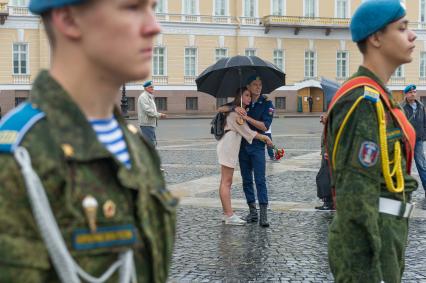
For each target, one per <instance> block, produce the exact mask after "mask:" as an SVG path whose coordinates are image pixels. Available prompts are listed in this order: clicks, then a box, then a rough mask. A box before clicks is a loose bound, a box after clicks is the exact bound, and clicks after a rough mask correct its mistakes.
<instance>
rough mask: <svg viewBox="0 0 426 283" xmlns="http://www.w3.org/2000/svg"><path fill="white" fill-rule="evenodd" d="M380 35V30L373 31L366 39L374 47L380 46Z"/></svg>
mask: <svg viewBox="0 0 426 283" xmlns="http://www.w3.org/2000/svg"><path fill="white" fill-rule="evenodd" d="M381 36H382V32H381V31H378V32H375V33H373V34H372V35H370V36H369V37H368V38H367V41H368V42H369V43H370V44H371V45H372V46H373V47H375V48H380V46H382V41H381Z"/></svg>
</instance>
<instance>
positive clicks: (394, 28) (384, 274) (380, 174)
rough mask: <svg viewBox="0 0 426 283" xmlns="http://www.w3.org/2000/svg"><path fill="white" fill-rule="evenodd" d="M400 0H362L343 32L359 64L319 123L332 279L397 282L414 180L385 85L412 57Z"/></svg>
mask: <svg viewBox="0 0 426 283" xmlns="http://www.w3.org/2000/svg"><path fill="white" fill-rule="evenodd" d="M405 15H406V11H405V7H404V4H403V3H402V2H401V1H400V0H370V1H364V2H362V3H361V4H360V6H359V7H358V8H357V10H356V11H355V13H354V15H353V17H352V20H351V23H350V31H351V35H352V40H353V41H354V42H356V43H357V46H358V49H359V50H360V52H361V53H362V57H363V61H362V65H361V66H360V67H359V69H358V71H357V72H356V73H355V74H354V75H353V76H352V77H351V79H349V80H348V81H346V82H345V83H344V84H343V86H342V87H341V88H340V89H339V90H338V91H337V93H336V94H335V96H334V97H333V99H332V101H331V103H330V106H329V110H328V118H327V125H326V150H327V152H328V156H329V161H330V165H331V166H330V167H331V170H332V171H331V176H332V184H333V185H334V189H335V195H336V213H335V215H334V218H333V220H332V222H331V225H330V228H329V233H328V257H329V263H330V269H331V271H332V273H333V275H334V279H335V282H337V283H341V282H371V283H373V282H374V283H376V282H377V283H378V282H386V283H398V282H401V278H402V274H403V271H404V262H405V248H406V245H407V237H408V219H409V217H410V215H411V213H412V209H413V204H412V203H410V202H411V195H412V192H413V191H415V190H416V189H417V186H418V184H417V181H416V180H415V179H414V178H413V177H412V176H410V169H411V162H412V156H413V151H414V144H415V132H414V129H413V128H412V126H411V125H410V123H409V122H408V120H407V118H406V117H405V115H404V113H403V111H402V109H401V108H400V107H395V106H396V105H397V103H396V102H395V101H394V99H393V98H392V95H391V92H390V90H389V89H387V88H386V84H387V82H388V81H389V79H390V77H391V76H392V74H393V73H394V72H395V70H396V69H397V68H398V67H399V66H400V65H402V64H406V63H409V62H411V61H412V60H413V50H414V47H415V44H414V41H415V39H416V34H415V33H414V32H413V31H412V30H411V29H410V28H409V24H408V20H407V18H406V16H405Z"/></svg>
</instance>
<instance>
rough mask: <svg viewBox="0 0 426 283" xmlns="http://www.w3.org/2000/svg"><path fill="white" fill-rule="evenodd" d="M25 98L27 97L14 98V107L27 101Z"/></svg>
mask: <svg viewBox="0 0 426 283" xmlns="http://www.w3.org/2000/svg"><path fill="white" fill-rule="evenodd" d="M27 98H28V97H15V106H18V105H19V104H21V103H22V102H24V101H25V100H27Z"/></svg>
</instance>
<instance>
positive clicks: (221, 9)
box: [214, 0, 228, 16]
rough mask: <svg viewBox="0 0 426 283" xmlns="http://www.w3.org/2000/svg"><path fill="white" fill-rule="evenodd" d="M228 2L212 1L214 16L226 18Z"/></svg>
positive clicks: (222, 0) (221, 0)
mask: <svg viewBox="0 0 426 283" xmlns="http://www.w3.org/2000/svg"><path fill="white" fill-rule="evenodd" d="M227 2H228V1H227V0H214V15H215V16H226V15H227V14H228V11H227V10H228V9H227V6H228V3H227Z"/></svg>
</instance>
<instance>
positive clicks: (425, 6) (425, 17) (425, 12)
mask: <svg viewBox="0 0 426 283" xmlns="http://www.w3.org/2000/svg"><path fill="white" fill-rule="evenodd" d="M422 2H424V3H423V5H422ZM422 7H423V9H422ZM422 12H423V21H422ZM419 23H423V24H424V23H426V0H419Z"/></svg>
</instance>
